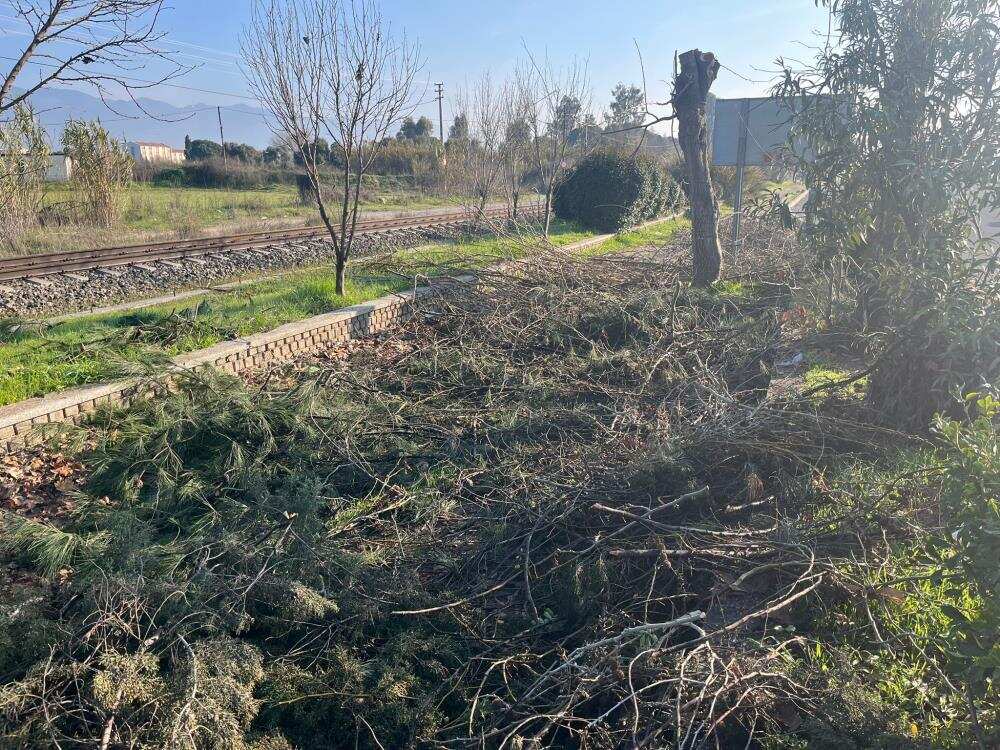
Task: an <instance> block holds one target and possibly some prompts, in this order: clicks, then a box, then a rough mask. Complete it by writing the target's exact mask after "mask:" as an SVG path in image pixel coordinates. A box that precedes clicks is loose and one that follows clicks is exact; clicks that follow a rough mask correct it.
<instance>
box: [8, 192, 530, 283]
mask: <svg viewBox="0 0 1000 750" xmlns="http://www.w3.org/2000/svg"><path fill="white" fill-rule="evenodd" d="M537 210H538V207H537V205H533V206H529V207H527V209H526V211H528V212H531V211H537ZM485 213H486V217H487V218H491V219H497V218H503V217H506V216H507V215H508V211H507V208H506V207H502V208H489V209H487V210H486V212H485ZM471 220H472V214H471V213H470V212H468V211H465V210H462V211H451V212H447V213H435V214H425V215H422V216H401V217H396V218H391V219H366V220H361V221H359V222H358V228H357V234H359V235H368V234H381V233H384V232H393V231H402V230H406V229H425V228H429V227H448V226H458V225H461V224H467V223H469V222H470V221H471ZM326 235H327V231H326V228H325V227H323V226H309V227H301V228H297V229H279V230H272V231H267V232H250V233H245V234H234V235H228V236H223V237H204V238H200V239H192V240H169V241H166V242H150V243H146V244H142V245H124V246H121V247H105V248H98V249H95V250H70V251H66V252H57V253H40V254H38V255H16V256H12V257H8V258H0V281H12V280H15V279H25V278H33V277H40V276H53V275H56V274H65V273H73V272H79V271H93V270H97V269H101V268H112V267H114V266H127V265H135V264H140V263H155V262H157V261H178V260H184V259H185V258H196V257H198V256H203V255H219V254H224V253H232V252H238V251H241V250H253V249H254V248H262V247H267V246H269V245H281V244H288V243H292V242H296V241H306V240H315V239H320V238H322V237H324V236H326Z"/></svg>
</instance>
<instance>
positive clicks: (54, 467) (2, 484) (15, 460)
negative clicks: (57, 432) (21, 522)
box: [0, 446, 83, 521]
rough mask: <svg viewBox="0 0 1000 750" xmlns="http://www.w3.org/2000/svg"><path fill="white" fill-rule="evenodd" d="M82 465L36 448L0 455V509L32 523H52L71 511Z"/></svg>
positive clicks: (60, 454) (42, 448)
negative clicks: (73, 494)
mask: <svg viewBox="0 0 1000 750" xmlns="http://www.w3.org/2000/svg"><path fill="white" fill-rule="evenodd" d="M82 477H83V465H82V464H80V463H78V462H76V461H74V460H72V459H71V458H69V457H68V456H65V455H63V454H62V453H59V452H56V451H52V450H50V449H48V448H45V447H41V446H36V447H31V448H22V449H19V450H15V451H11V452H10V453H4V454H0V508H3V509H4V510H8V511H11V512H13V513H17V514H19V515H22V516H24V517H26V518H31V519H33V520H36V521H56V520H58V519H59V518H60V517H61V516H64V515H66V513H68V512H69V511H71V510H72V509H73V505H74V502H73V499H72V493H73V492H74V490H76V489H77V487H78V484H79V482H80V481H81V480H82Z"/></svg>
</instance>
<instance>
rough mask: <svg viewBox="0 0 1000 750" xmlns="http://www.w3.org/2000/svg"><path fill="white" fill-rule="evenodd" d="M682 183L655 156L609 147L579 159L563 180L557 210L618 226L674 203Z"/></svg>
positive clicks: (607, 228)
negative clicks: (677, 181)
mask: <svg viewBox="0 0 1000 750" xmlns="http://www.w3.org/2000/svg"><path fill="white" fill-rule="evenodd" d="M679 200H680V187H679V186H678V184H677V183H676V182H675V181H674V180H673V179H672V178H671V177H670V176H668V175H667V173H666V172H665V171H664V169H663V167H662V166H661V165H660V164H659V163H658V162H657V161H656V160H654V159H652V158H650V157H648V156H645V155H643V154H632V153H630V152H627V151H622V150H615V149H607V150H601V151H595V152H594V153H592V154H589V155H588V156H586V157H585V158H583V159H581V160H580V161H579V162H578V163H577V164H576V165H575V166H574V167H573V168H572V169H571V170H570V171H569V173H568V174H567V175H566V177H565V178H564V179H563V180H562V181H561V182H560V183H559V186H558V187H557V188H556V192H555V196H554V198H553V209H554V210H555V213H556V216H558V217H559V218H561V219H564V220H566V221H575V222H577V223H579V224H582V225H583V226H586V227H590V228H592V229H595V230H597V231H600V232H618V231H621V230H623V229H627V228H629V227H634V226H636V225H638V224H641V223H642V222H644V221H647V220H649V219H652V218H654V217H656V216H660V215H661V214H663V213H665V212H667V211H668V210H671V209H673V208H675V207H676V206H677V204H678V202H679Z"/></svg>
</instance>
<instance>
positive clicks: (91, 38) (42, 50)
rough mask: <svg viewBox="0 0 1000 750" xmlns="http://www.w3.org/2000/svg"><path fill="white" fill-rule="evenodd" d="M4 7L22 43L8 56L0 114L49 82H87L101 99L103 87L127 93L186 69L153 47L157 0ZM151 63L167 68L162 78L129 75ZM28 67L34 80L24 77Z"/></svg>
mask: <svg viewBox="0 0 1000 750" xmlns="http://www.w3.org/2000/svg"><path fill="white" fill-rule="evenodd" d="M7 5H8V8H7V10H9V12H12V13H14V14H15V15H16V16H17V21H18V22H19V23H20V24H22V25H23V26H22V27H19V28H17V29H16V33H17V34H21V33H23V34H24V36H25V38H26V40H27V41H26V42H25V43H24V45H23V46H21V47H20V51H19V52H17V53H15V55H14V56H13V57H12V58H10V59H11V61H12V64H11V67H10V69H9V70H8V72H7V73H6V75H4V76H3V79H2V83H0V115H2V114H3V113H4V112H7V111H8V110H11V109H12V108H14V107H16V106H17V105H18V104H21V103H24V102H26V100H27V99H28V98H29V97H30V96H31V95H32V94H34V93H35V92H37V91H38V90H39V89H41V88H44V87H45V86H47V85H49V84H51V83H71V84H72V83H84V84H88V85H91V86H94V87H95V88H97V90H98V92H99V93H100V94H101V96H102V98H103V96H104V94H105V93H107V92H108V90H109V88H111V89H113V90H114V91H115V92H120V90H121V89H124V90H125V91H126V92H127V93H129V95H132V92H134V91H137V90H139V89H145V88H150V87H152V86H156V85H158V84H161V83H163V82H164V81H166V80H169V79H170V78H173V77H174V76H176V75H179V74H181V73H183V72H185V71H186V70H187V69H188V68H186V67H183V66H180V65H178V64H176V63H175V62H174V61H173V60H172V59H171V53H170V52H169V51H167V50H164V49H161V48H160V46H159V44H160V42H161V41H162V40H163V34H162V33H160V32H158V31H157V29H156V25H157V22H158V20H159V17H160V11H161V10H162V8H163V0H10V1H9V2H8V3H7ZM155 60H160V61H164V62H166V63H167V64H168V68H167V72H166V73H165V74H161V75H158V76H157V77H156V78H155V79H154V80H143V79H140V78H136V77H135V73H136V72H137V71H140V70H142V69H144V68H145V67H146V65H147V63H149V62H152V61H155ZM29 65H30V66H32V67H33V68H37V71H38V72H37V76H36V75H34V74H33V75H31V76H27V75H25V71H26V69H27V68H28V66H29ZM29 81H30V82H29ZM133 99H135V97H134V96H133ZM140 106H141V105H140Z"/></svg>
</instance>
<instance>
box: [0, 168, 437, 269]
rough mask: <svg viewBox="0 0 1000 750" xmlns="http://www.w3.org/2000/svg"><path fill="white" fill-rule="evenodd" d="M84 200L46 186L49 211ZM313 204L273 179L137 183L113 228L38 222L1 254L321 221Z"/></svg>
mask: <svg viewBox="0 0 1000 750" xmlns="http://www.w3.org/2000/svg"><path fill="white" fill-rule="evenodd" d="M78 200H79V196H78V194H77V192H76V188H75V187H74V186H73V185H72V184H71V183H53V184H50V185H49V186H48V188H47V192H46V196H45V200H44V202H43V206H44V207H45V208H46V212H47V213H48V214H49V215H50V216H53V215H58V216H68V217H71V216H72V214H73V211H72V205H73V204H74V203H75V202H77V201H78ZM455 202H456V201H455V200H449V199H447V198H443V197H439V196H435V195H430V194H427V193H425V192H422V191H420V190H416V189H411V188H403V187H398V186H385V187H380V188H379V189H378V190H372V191H370V192H369V193H368V194H367V195H366V196H364V199H363V202H362V210H364V211H401V210H416V209H422V208H437V207H440V206H447V205H453V204H454V203H455ZM318 221H319V214H318V212H317V210H316V208H315V207H314V206H312V205H303V204H302V203H301V202H300V201H299V195H298V191H297V190H296V188H294V187H292V186H289V185H273V186H271V187H268V188H264V189H260V190H230V189H223V188H190V187H159V186H155V185H149V184H145V183H136V184H134V185H132V186H131V187H130V188H129V191H128V197H127V200H126V207H125V213H124V217H123V221H122V223H121V226H118V227H115V228H113V229H102V228H98V227H93V226H88V225H85V224H80V223H77V222H74V221H72V220H71V221H69V223H66V224H63V225H51V226H40V227H37V228H35V229H33V230H31V231H30V232H28V234H27V235H26V236H25V237H23V238H22V240H21V241H20V243H19V247H17V248H11V247H9V246H6V247H0V254H4V253H10V252H11V251H12V250H14V251H16V252H47V251H57V250H73V249H88V248H94V247H106V246H109V245H121V244H129V243H138V242H145V241H151V240H154V239H184V238H188V237H199V236H206V235H211V234H227V233H235V232H249V231H255V230H263V229H267V228H272V227H274V226H296V225H303V224H307V223H317V222H318Z"/></svg>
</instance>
